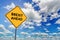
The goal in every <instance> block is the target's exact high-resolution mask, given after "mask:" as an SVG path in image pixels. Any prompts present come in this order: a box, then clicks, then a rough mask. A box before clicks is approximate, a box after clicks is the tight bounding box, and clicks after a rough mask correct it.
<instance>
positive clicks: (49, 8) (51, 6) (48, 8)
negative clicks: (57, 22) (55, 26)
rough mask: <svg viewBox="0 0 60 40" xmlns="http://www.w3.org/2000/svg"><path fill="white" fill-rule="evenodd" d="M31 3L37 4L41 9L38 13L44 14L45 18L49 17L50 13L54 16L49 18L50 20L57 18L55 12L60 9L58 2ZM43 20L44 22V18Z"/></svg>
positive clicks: (57, 0) (37, 1) (58, 0)
mask: <svg viewBox="0 0 60 40" xmlns="http://www.w3.org/2000/svg"><path fill="white" fill-rule="evenodd" d="M39 1H40V2H39ZM33 2H36V3H38V6H39V7H40V8H41V9H40V11H39V12H40V13H42V12H45V13H44V14H45V17H46V16H47V15H51V13H52V12H53V13H54V14H53V15H52V16H51V20H52V19H54V18H57V17H59V15H58V14H57V13H56V12H57V10H58V9H60V0H33ZM44 20H46V18H45V19H44Z"/></svg>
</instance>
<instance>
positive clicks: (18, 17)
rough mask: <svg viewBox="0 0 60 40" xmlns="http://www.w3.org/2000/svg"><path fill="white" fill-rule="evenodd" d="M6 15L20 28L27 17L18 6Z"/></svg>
mask: <svg viewBox="0 0 60 40" xmlns="http://www.w3.org/2000/svg"><path fill="white" fill-rule="evenodd" d="M6 17H7V18H8V20H9V21H10V22H11V23H12V24H13V25H14V27H15V28H18V26H19V25H21V24H22V23H23V22H24V21H25V20H26V19H27V17H26V15H25V14H24V13H23V11H22V10H21V8H19V7H18V6H16V7H15V8H14V9H12V10H11V11H9V12H8V13H7V14H6Z"/></svg>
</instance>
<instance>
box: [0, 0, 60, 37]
mask: <svg viewBox="0 0 60 40" xmlns="http://www.w3.org/2000/svg"><path fill="white" fill-rule="evenodd" d="M48 2H49V3H48ZM51 2H53V4H52V5H50V4H51ZM57 2H58V1H54V0H53V1H42V0H38V1H34V0H10V1H9V0H0V29H1V28H2V29H1V30H0V32H2V33H4V32H5V31H6V30H8V31H9V32H8V34H6V33H7V32H5V34H6V36H7V35H13V34H14V30H15V28H14V27H13V25H12V24H11V23H10V21H8V19H7V18H6V17H5V14H6V13H7V12H9V11H10V10H11V9H13V8H14V7H15V6H19V7H21V9H22V10H23V12H24V13H25V14H26V16H27V17H28V18H27V20H26V21H25V22H24V23H22V25H20V26H19V28H18V30H17V35H19V36H23V35H21V34H24V33H25V34H28V35H31V34H32V33H47V34H49V33H59V32H60V10H59V9H60V8H59V7H60V6H58V5H59V3H57ZM46 3H48V4H46ZM54 3H57V4H58V5H57V4H56V5H55V4H54ZM45 4H46V5H45ZM11 6H12V8H11ZM46 6H47V7H46ZM55 7H56V8H55ZM2 30H5V31H4V32H3V31H2ZM9 33H11V34H9ZM0 36H1V34H0ZM2 36H3V34H2Z"/></svg>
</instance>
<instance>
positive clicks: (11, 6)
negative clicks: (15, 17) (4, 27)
mask: <svg viewBox="0 0 60 40" xmlns="http://www.w3.org/2000/svg"><path fill="white" fill-rule="evenodd" d="M14 7H15V4H14V3H13V2H12V3H11V4H10V5H7V6H5V7H4V8H5V9H7V10H11V9H13V8H14Z"/></svg>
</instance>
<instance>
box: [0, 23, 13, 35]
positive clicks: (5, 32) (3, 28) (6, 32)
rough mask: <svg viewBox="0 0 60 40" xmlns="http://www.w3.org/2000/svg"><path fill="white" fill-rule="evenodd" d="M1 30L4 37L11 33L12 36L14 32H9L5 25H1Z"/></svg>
mask: <svg viewBox="0 0 60 40" xmlns="http://www.w3.org/2000/svg"><path fill="white" fill-rule="evenodd" d="M0 29H2V30H3V32H2V33H3V35H6V34H8V33H11V34H12V32H10V31H9V30H7V29H6V28H5V27H4V25H3V24H0Z"/></svg>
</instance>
